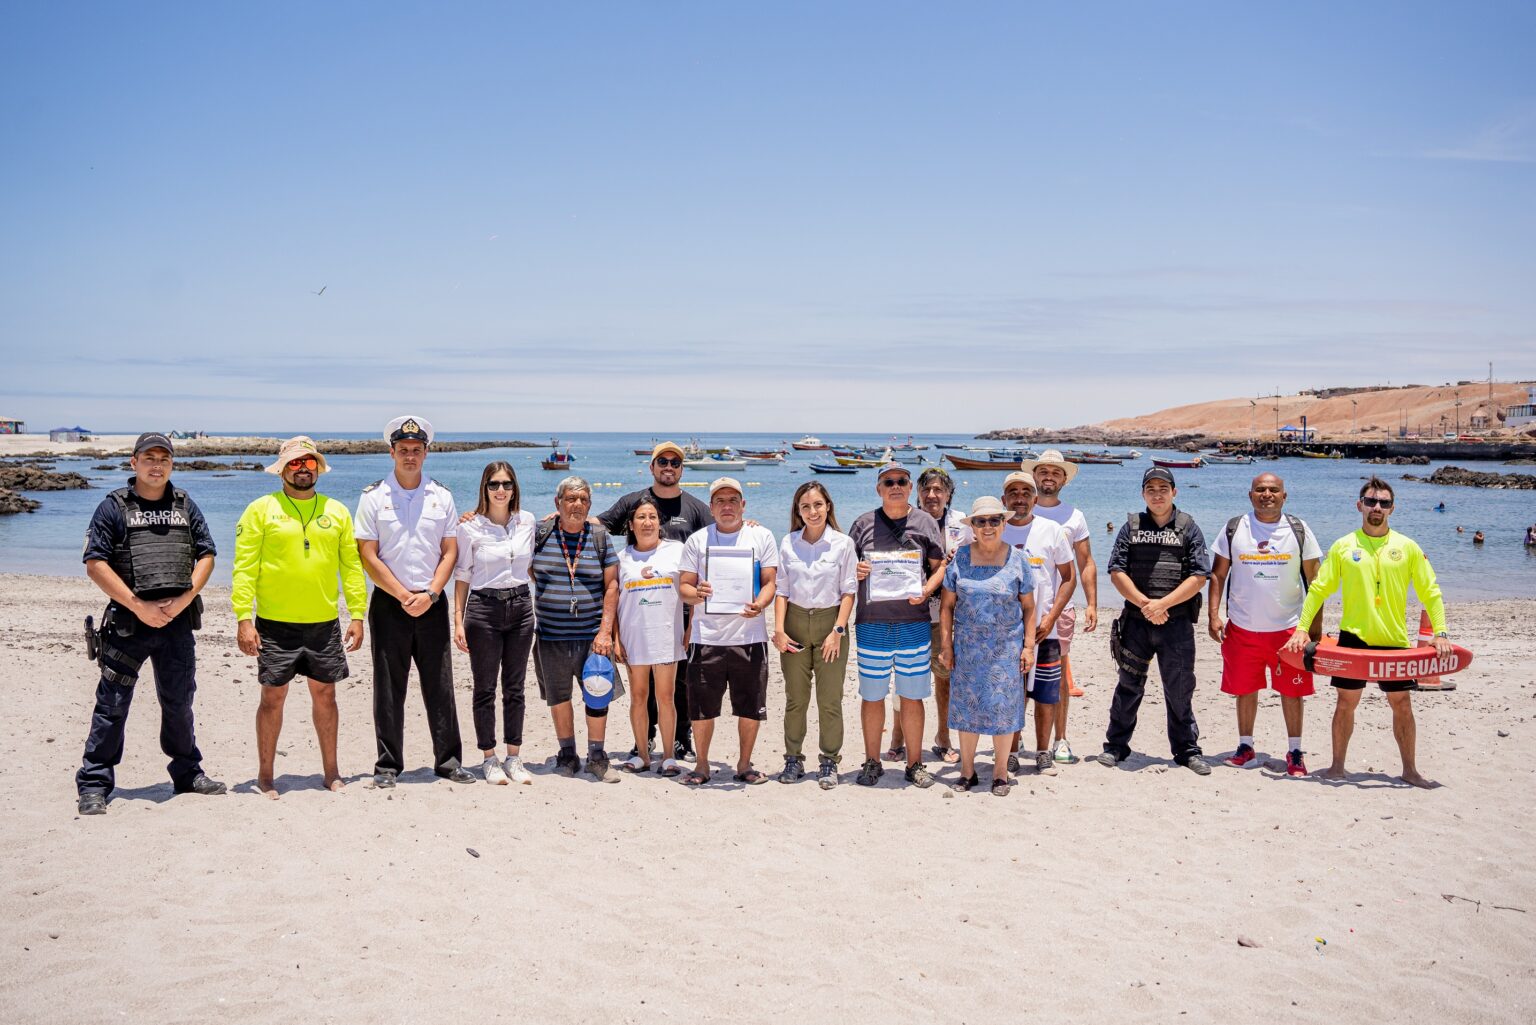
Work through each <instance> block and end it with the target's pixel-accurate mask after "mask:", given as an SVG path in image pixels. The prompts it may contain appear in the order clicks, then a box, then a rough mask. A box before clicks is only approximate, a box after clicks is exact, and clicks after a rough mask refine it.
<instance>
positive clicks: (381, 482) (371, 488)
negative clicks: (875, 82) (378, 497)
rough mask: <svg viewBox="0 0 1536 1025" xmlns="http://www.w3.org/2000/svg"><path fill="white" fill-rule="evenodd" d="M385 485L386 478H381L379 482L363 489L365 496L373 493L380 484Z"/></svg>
mask: <svg viewBox="0 0 1536 1025" xmlns="http://www.w3.org/2000/svg"><path fill="white" fill-rule="evenodd" d="M383 483H384V478H383V477H380V478H379V479H378V480H376V481H374V482H373V483H372V484H369V485H367V486H366V487H364V488H363V494H365V495H366V494H367V493H368V492H370V491H372V490H373V489H374V488H376V487H378V486H379V485H380V484H383Z"/></svg>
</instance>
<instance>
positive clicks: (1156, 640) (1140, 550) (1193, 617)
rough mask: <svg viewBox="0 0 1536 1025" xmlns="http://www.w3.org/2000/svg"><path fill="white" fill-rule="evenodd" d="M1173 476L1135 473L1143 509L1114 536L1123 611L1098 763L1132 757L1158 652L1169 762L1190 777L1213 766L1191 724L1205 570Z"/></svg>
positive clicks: (1114, 576)
mask: <svg viewBox="0 0 1536 1025" xmlns="http://www.w3.org/2000/svg"><path fill="white" fill-rule="evenodd" d="M1177 494H1178V489H1177V488H1176V487H1175V486H1174V481H1173V474H1172V473H1170V472H1169V471H1168V470H1166V469H1164V468H1163V467H1161V466H1154V467H1152V468H1151V469H1150V470H1148V471H1147V472H1146V473H1144V474H1143V475H1142V477H1141V496H1142V498H1143V499H1145V501H1146V503H1147V508H1146V510H1145V511H1144V512H1133V513H1131V514H1130V516H1129V517H1127V518H1126V522H1125V524H1124V525H1123V526H1122V527H1121V528H1120V533H1119V534H1117V535H1116V536H1115V547H1114V551H1113V552H1112V553H1111V554H1110V557H1109V579H1110V580H1111V581H1112V582H1113V583H1114V585H1115V590H1117V591H1119V592H1120V594H1121V595H1123V596H1124V598H1125V609H1124V610H1123V611H1122V612H1121V613H1120V616H1119V618H1118V619H1116V620H1115V622H1114V625H1113V626H1112V627H1111V629H1110V653H1111V655H1113V657H1114V659H1115V662H1116V665H1117V667H1118V669H1119V672H1120V681H1119V683H1118V685H1117V686H1116V687H1115V699H1114V703H1113V704H1112V705H1111V706H1110V709H1109V730H1108V731H1107V733H1106V734H1105V737H1104V753H1103V754H1101V755H1099V763H1100V764H1101V765H1108V766H1115V765H1118V764H1119V763H1120V762H1123V761H1125V759H1126V758H1128V757H1130V754H1131V734H1132V733H1133V732H1134V731H1135V729H1136V712H1137V710H1138V709H1139V708H1140V707H1141V697H1142V694H1143V692H1144V691H1145V690H1146V686H1147V673H1148V671H1149V670H1150V669H1151V667H1152V659H1153V658H1154V657H1156V659H1157V668H1158V672H1159V673H1161V674H1162V677H1163V701H1164V703H1165V704H1166V705H1167V708H1168V744H1169V747H1170V748H1171V749H1172V751H1173V760H1174V761H1175V762H1177V763H1178V764H1180V765H1182V766H1184V767H1186V768H1188V769H1190V770H1191V771H1193V772H1194V773H1195V774H1196V775H1200V776H1209V775H1210V773H1211V767H1210V766H1209V765H1207V764H1206V762H1205V759H1204V758H1203V757H1201V753H1200V727H1199V726H1198V725H1197V724H1196V723H1195V709H1194V697H1195V623H1196V621H1197V620H1198V619H1199V618H1200V589H1201V588H1202V587H1203V586H1205V580H1206V578H1207V577H1208V576H1210V575H1211V556H1210V552H1209V551H1207V550H1206V547H1205V535H1204V534H1202V533H1200V527H1199V525H1197V524H1196V523H1195V521H1194V518H1193V517H1191V516H1190V515H1189V514H1188V513H1184V512H1180V511H1179V510H1178V508H1177V507H1176V506H1175V505H1174V504H1173V500H1174V497H1175V496H1176V495H1177Z"/></svg>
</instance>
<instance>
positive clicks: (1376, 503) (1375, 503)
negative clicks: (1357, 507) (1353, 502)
mask: <svg viewBox="0 0 1536 1025" xmlns="http://www.w3.org/2000/svg"><path fill="white" fill-rule="evenodd" d="M1360 504H1361V505H1363V506H1365V507H1366V508H1367V509H1390V508H1392V499H1390V498H1362V499H1360Z"/></svg>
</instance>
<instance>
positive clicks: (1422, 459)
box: [1361, 456, 1429, 466]
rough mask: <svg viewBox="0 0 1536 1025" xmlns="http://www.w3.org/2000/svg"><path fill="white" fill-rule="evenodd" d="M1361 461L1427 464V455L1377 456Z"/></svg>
mask: <svg viewBox="0 0 1536 1025" xmlns="http://www.w3.org/2000/svg"><path fill="white" fill-rule="evenodd" d="M1361 461H1362V462H1366V463H1372V464H1374V465H1376V466H1428V465H1429V456H1377V457H1376V458H1375V459H1364V460H1361Z"/></svg>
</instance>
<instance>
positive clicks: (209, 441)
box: [176, 438, 544, 469]
mask: <svg viewBox="0 0 1536 1025" xmlns="http://www.w3.org/2000/svg"><path fill="white" fill-rule="evenodd" d="M281 444H282V441H281V440H279V439H277V438H198V439H196V440H195V441H182V442H177V443H176V458H177V465H179V466H182V468H183V469H185V466H184V465H183V464H182V459H183V457H187V456H275V455H276V454H277V450H278V447H279V446H280V445H281ZM315 447H316V448H318V449H319V450H320V451H321V452H324V453H325V454H326V455H328V456H371V455H380V454H383V453H386V452H388V451H389V443H388V442H387V441H385V440H384V439H383V438H363V439H358V438H352V439H346V440H341V439H325V438H321V439H318V440H317V441H316V442H315ZM543 447H544V445H542V444H538V443H536V442H532V441H512V440H499V441H437V442H433V443H432V451H433V452H478V451H480V450H481V449H487V448H543Z"/></svg>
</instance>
